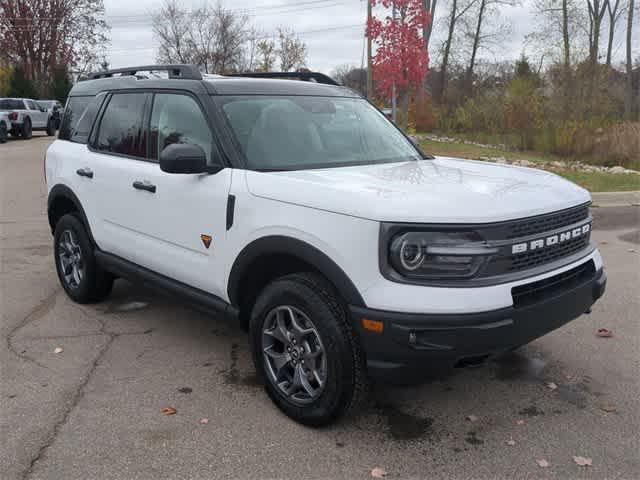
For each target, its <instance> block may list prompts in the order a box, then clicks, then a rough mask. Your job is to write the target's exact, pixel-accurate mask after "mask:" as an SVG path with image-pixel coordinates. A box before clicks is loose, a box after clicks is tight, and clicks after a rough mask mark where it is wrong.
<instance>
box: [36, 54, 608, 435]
mask: <svg viewBox="0 0 640 480" xmlns="http://www.w3.org/2000/svg"><path fill="white" fill-rule="evenodd" d="M150 68H152V69H153V70H158V69H160V68H164V69H165V70H168V71H169V79H145V78H139V77H138V76H136V73H137V71H138V70H144V69H147V70H149V69H150ZM116 73H121V74H122V75H123V76H121V77H113V78H110V77H112V76H113V75H114V74H116ZM251 75H256V76H261V77H262V78H258V79H255V78H237V77H231V76H230V77H205V78H203V77H202V75H201V74H200V72H199V71H198V69H197V67H195V66H189V65H170V66H165V67H161V66H153V67H139V68H136V67H131V68H129V69H121V70H115V71H108V72H100V73H99V74H95V75H93V76H92V79H91V80H87V81H83V82H79V83H77V84H76V85H75V86H74V87H73V89H72V91H71V93H70V96H69V100H68V101H67V105H66V108H65V115H64V118H63V121H62V127H61V129H60V135H59V136H58V139H57V140H56V141H55V142H53V143H52V144H51V146H50V147H49V149H48V151H47V154H46V158H45V173H46V182H47V187H48V215H49V224H50V226H51V231H52V233H53V234H54V242H53V244H54V252H55V254H54V259H55V262H56V268H57V272H58V277H59V279H60V282H61V284H62V287H63V288H64V290H65V292H66V293H67V295H68V296H69V297H70V298H71V299H72V300H74V301H76V302H79V303H89V302H96V301H100V300H102V299H104V298H106V297H107V295H109V292H110V291H111V287H112V285H113V281H114V279H115V278H118V277H124V278H129V279H132V280H135V281H140V282H143V283H144V284H147V285H154V286H156V287H160V288H162V289H164V290H166V291H169V292H172V293H173V294H176V295H179V296H182V297H184V298H186V299H188V301H190V302H193V303H197V304H200V305H202V306H204V307H205V308H207V309H209V310H212V311H215V312H217V313H218V314H219V315H221V316H224V317H227V318H229V319H232V320H234V321H236V322H239V324H240V325H241V326H242V327H244V328H246V329H247V330H248V331H249V345H250V348H251V351H252V353H253V359H254V364H255V367H256V371H257V374H258V376H259V378H260V379H261V380H263V381H264V384H265V388H266V391H267V393H268V394H269V396H270V397H271V399H272V400H273V401H274V402H275V404H276V405H277V406H278V407H279V408H280V409H282V410H283V411H284V412H285V413H286V414H287V415H289V416H290V417H292V418H294V419H295V420H297V421H299V422H302V423H305V424H308V425H322V424H326V423H329V422H331V421H333V420H334V419H336V418H337V417H339V416H340V415H343V414H344V413H345V412H347V411H349V410H353V409H354V408H356V406H357V405H358V402H359V400H361V399H362V398H364V393H365V392H366V386H367V379H368V377H374V378H377V379H381V380H388V381H391V382H413V381H419V380H421V379H423V378H424V377H429V376H432V374H437V375H438V376H440V375H441V374H442V373H443V372H447V371H450V370H451V369H452V368H453V367H462V366H469V365H478V364H480V363H482V362H483V361H486V360H487V359H489V358H492V357H493V356H495V355H499V354H501V353H504V352H507V351H510V350H512V349H514V348H517V347H519V346H521V345H524V344H527V343H529V342H531V341H532V340H534V339H536V338H538V337H540V336H542V335H545V334H546V333H548V332H550V331H552V330H554V329H556V328H558V327H561V326H562V325H564V324H565V323H567V322H569V321H571V320H573V319H574V318H577V317H579V316H580V315H582V314H583V313H588V312H589V311H590V309H591V306H592V305H593V304H594V303H595V302H596V300H598V299H599V298H600V297H601V296H602V294H603V293H604V290H605V285H606V275H605V273H604V270H603V263H602V258H601V257H600V253H599V252H598V250H597V248H596V246H595V245H594V243H593V242H591V239H590V234H591V222H592V217H591V214H590V212H589V205H590V203H591V198H590V196H589V192H587V191H586V190H584V189H583V188H581V187H579V186H578V185H575V184H573V183H571V182H569V181H567V180H565V179H563V178H561V177H559V176H557V175H554V174H552V173H549V172H544V171H540V170H534V169H530V168H522V167H514V166H506V165H497V164H491V163H486V162H477V161H468V160H461V159H454V158H445V157H431V156H428V155H425V154H424V153H423V152H422V151H420V149H419V148H418V146H417V145H415V144H414V143H413V142H412V141H411V140H410V139H409V138H408V137H406V136H405V135H404V134H403V133H402V132H401V131H400V130H398V129H397V128H396V127H395V125H394V124H393V123H391V122H390V121H389V120H387V119H386V118H385V117H384V116H383V115H382V114H381V113H380V112H379V111H378V110H377V109H376V108H374V107H373V106H372V105H370V104H369V103H368V102H367V101H366V100H365V99H364V98H361V97H359V96H358V95H357V94H356V93H354V92H353V91H351V90H348V89H346V88H343V87H340V86H338V85H337V84H335V82H333V81H332V80H331V79H327V78H326V77H324V76H323V75H320V74H313V73H311V72H308V73H301V74H300V76H301V77H302V78H304V77H305V76H307V77H311V75H314V77H312V78H314V79H316V80H317V82H316V83H314V82H310V81H307V82H302V81H293V80H281V79H278V78H277V77H285V76H286V77H290V76H291V75H293V74H291V73H282V74H278V73H271V72H270V73H264V74H251ZM267 76H268V77H272V78H264V77H267ZM332 82H333V83H332ZM186 321H187V320H186V319H183V318H176V322H186Z"/></svg>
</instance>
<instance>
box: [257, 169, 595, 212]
mask: <svg viewBox="0 0 640 480" xmlns="http://www.w3.org/2000/svg"><path fill="white" fill-rule="evenodd" d="M247 186H248V188H249V191H250V192H251V193H252V194H254V195H257V196H260V197H264V198H269V199H273V200H278V201H282V202H287V203H292V204H297V205H302V206H306V207H311V208H317V209H322V210H327V211H331V212H336V213H341V214H345V215H352V216H356V217H361V218H366V219H371V220H378V221H390V222H391V221H393V222H417V223H422V222H424V223H488V222H498V221H503V220H510V219H514V218H524V217H529V216H534V215H540V214H543V213H549V212H553V211H557V210H562V209H565V208H569V207H572V206H575V205H579V204H583V203H586V202H589V201H590V200H591V198H590V196H589V193H588V192H587V191H586V190H585V189H583V188H581V187H579V186H578V185H576V184H574V183H572V182H569V181H567V180H565V179H563V178H561V177H559V176H557V175H555V174H553V173H549V172H545V171H542V170H536V169H531V168H525V167H515V166H510V165H500V164H495V163H488V162H481V161H473V160H461V159H454V158H445V157H437V158H436V159H434V160H421V161H411V162H404V163H393V164H381V165H365V166H352V167H340V168H326V169H318V170H297V171H288V172H254V171H249V172H247Z"/></svg>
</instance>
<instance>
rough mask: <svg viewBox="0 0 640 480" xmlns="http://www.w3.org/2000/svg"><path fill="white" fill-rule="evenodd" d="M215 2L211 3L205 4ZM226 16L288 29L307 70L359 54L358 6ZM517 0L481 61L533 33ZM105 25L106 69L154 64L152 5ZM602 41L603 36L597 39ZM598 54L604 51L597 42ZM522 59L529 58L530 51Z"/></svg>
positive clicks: (115, 12) (228, 1)
mask: <svg viewBox="0 0 640 480" xmlns="http://www.w3.org/2000/svg"><path fill="white" fill-rule="evenodd" d="M202 1H203V0H183V3H184V4H185V5H186V6H194V5H201V4H202ZM210 1H212V2H215V0H210ZM221 3H222V5H223V6H225V7H226V8H228V9H231V10H237V11H243V12H245V13H247V14H248V15H249V17H250V21H251V23H252V24H253V25H255V26H257V27H259V28H260V29H261V30H262V31H263V32H265V33H266V34H271V33H273V32H275V30H276V28H277V27H278V26H281V25H283V26H288V27H291V28H294V29H295V30H296V31H297V32H299V34H300V38H301V39H303V40H304V41H305V42H306V44H307V47H308V65H309V67H310V68H311V69H313V70H317V71H322V72H325V73H330V71H331V70H332V69H333V68H335V67H336V66H337V65H341V64H352V65H360V64H361V62H362V58H363V52H364V37H363V35H364V23H365V20H366V2H365V1H363V0H297V1H296V0H254V1H251V0H222V1H221ZM532 3H533V0H523V2H522V5H520V6H517V7H507V6H504V7H501V12H500V13H501V15H502V16H503V17H504V18H505V19H508V20H509V22H510V23H511V24H512V27H513V33H512V35H510V36H509V39H508V41H506V42H503V43H502V44H501V45H500V46H498V47H496V48H494V49H493V51H492V52H485V53H484V54H483V55H484V57H485V58H488V59H509V60H511V59H514V58H516V57H518V56H519V55H520V53H521V52H522V50H523V40H524V38H525V36H526V35H527V34H529V33H531V31H532V29H533V28H534V23H533V14H532V11H531V5H532ZM104 4H105V9H106V15H107V21H108V22H109V24H110V25H111V45H110V46H109V48H108V51H107V53H108V60H109V62H110V65H111V67H112V68H117V67H125V66H131V65H142V64H147V63H155V53H156V51H155V48H154V38H153V33H152V28H151V15H152V14H153V13H154V12H155V11H157V9H158V6H159V5H160V1H158V0H136V1H135V2H132V1H131V0H104ZM447 7H448V5H447V2H446V1H445V0H440V2H438V8H439V11H438V12H437V14H436V23H435V30H434V37H433V39H432V42H431V45H432V46H431V49H430V50H431V51H432V52H433V53H432V57H434V56H436V53H435V52H436V50H437V48H438V47H439V46H440V44H441V43H442V35H443V34H444V32H443V30H444V29H443V27H442V25H440V18H439V17H440V16H441V15H443V14H445V13H446V9H447ZM625 27H626V25H625V22H620V24H619V27H618V30H619V32H618V33H619V35H617V38H616V42H615V48H614V54H615V59H616V60H617V61H622V60H623V59H624V55H625V47H624V29H625ZM603 37H604V35H603ZM602 42H603V46H602V48H603V49H604V48H606V42H605V40H604V38H603V40H602ZM633 44H634V58H635V57H637V56H638V55H640V26H638V28H636V29H635V35H634V41H633ZM530 50H531V47H529V49H528V50H526V51H528V53H533V52H531V51H530Z"/></svg>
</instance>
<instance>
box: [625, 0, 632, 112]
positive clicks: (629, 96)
mask: <svg viewBox="0 0 640 480" xmlns="http://www.w3.org/2000/svg"><path fill="white" fill-rule="evenodd" d="M633 15H634V0H629V13H628V14H627V84H626V88H625V90H626V91H625V100H624V113H625V117H626V118H627V119H628V120H631V119H632V118H633V64H632V63H631V37H632V31H633Z"/></svg>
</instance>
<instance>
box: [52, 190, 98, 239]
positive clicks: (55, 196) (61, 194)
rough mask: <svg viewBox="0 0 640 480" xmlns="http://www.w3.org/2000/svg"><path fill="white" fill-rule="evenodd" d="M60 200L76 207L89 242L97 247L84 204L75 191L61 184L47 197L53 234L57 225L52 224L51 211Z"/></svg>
mask: <svg viewBox="0 0 640 480" xmlns="http://www.w3.org/2000/svg"><path fill="white" fill-rule="evenodd" d="M60 198H65V199H67V200H70V201H71V202H72V203H73V204H74V205H75V207H76V210H77V211H78V214H79V215H80V220H81V221H82V224H83V225H84V228H85V229H86V230H87V234H88V235H89V240H90V241H91V244H92V245H94V246H95V245H96V242H95V240H94V239H93V233H91V226H90V225H89V220H87V215H86V213H85V212H84V208H82V203H80V200H79V199H78V197H77V196H76V194H75V193H73V190H71V189H70V188H69V187H68V186H66V185H63V184H61V183H58V184H57V185H54V186H53V188H52V189H51V191H50V192H49V196H48V197H47V217H48V219H49V226H50V227H51V233H53V232H54V229H55V225H53V222H52V211H51V209H52V207H53V205H54V203H55V202H56V200H59V199H60Z"/></svg>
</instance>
